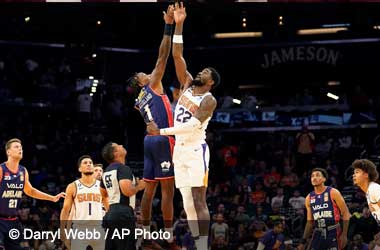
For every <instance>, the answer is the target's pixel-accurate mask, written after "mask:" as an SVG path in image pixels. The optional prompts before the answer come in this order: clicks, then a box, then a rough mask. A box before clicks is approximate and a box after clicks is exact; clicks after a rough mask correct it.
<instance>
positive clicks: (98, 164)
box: [94, 163, 103, 169]
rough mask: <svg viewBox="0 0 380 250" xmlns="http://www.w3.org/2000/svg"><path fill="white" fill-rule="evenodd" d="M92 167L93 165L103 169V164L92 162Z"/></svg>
mask: <svg viewBox="0 0 380 250" xmlns="http://www.w3.org/2000/svg"><path fill="white" fill-rule="evenodd" d="M94 167H95V168H96V167H99V168H101V169H103V164H101V163H97V164H94Z"/></svg>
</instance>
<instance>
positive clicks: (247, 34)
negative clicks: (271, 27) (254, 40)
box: [213, 32, 263, 39]
mask: <svg viewBox="0 0 380 250" xmlns="http://www.w3.org/2000/svg"><path fill="white" fill-rule="evenodd" d="M262 36H263V32H229V33H215V34H214V35H213V37H214V38H217V39H223V38H244V37H262Z"/></svg>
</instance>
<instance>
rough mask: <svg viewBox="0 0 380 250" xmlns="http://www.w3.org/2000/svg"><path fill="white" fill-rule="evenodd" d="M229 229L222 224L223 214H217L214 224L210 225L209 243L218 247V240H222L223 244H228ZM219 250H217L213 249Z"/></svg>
mask: <svg viewBox="0 0 380 250" xmlns="http://www.w3.org/2000/svg"><path fill="white" fill-rule="evenodd" d="M228 237H229V229H228V225H227V224H226V223H224V216H223V214H217V217H216V222H215V223H213V224H212V226H211V242H212V244H217V245H219V243H220V238H222V239H223V240H224V242H225V243H227V244H228V240H229V238H228ZM215 249H219V248H215Z"/></svg>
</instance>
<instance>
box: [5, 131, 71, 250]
mask: <svg viewBox="0 0 380 250" xmlns="http://www.w3.org/2000/svg"><path fill="white" fill-rule="evenodd" d="M5 151H6V153H7V158H8V159H7V161H6V162H4V163H2V164H1V165H0V195H1V196H0V197H1V199H0V249H1V250H4V249H6V250H14V249H15V250H16V249H29V245H28V242H27V241H26V240H25V239H24V238H23V233H22V226H21V223H20V222H19V220H18V218H17V215H18V213H17V210H18V207H19V205H20V202H21V198H22V194H23V192H24V193H25V194H26V195H28V196H30V197H32V198H35V199H39V200H49V201H53V202H57V201H58V200H59V199H60V198H64V197H65V193H59V194H57V195H56V196H51V195H48V194H46V193H44V192H41V191H39V190H37V189H36V188H34V187H32V185H31V184H30V182H29V174H28V171H27V170H26V168H25V167H24V166H22V165H21V164H20V161H21V159H22V155H23V150H22V145H21V140H19V139H17V138H13V139H10V140H9V141H8V142H7V143H6V144H5ZM11 229H17V230H18V231H19V232H21V234H20V237H19V238H18V239H11V238H9V235H8V233H9V231H10V230H11Z"/></svg>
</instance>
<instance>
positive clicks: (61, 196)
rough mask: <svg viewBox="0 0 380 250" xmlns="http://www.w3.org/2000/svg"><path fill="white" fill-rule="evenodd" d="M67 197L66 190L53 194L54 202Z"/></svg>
mask: <svg viewBox="0 0 380 250" xmlns="http://www.w3.org/2000/svg"><path fill="white" fill-rule="evenodd" d="M65 197H66V193H64V192H61V193H59V194H57V195H56V196H53V200H52V201H53V202H57V201H59V199H61V198H63V199H64V198H65Z"/></svg>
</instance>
